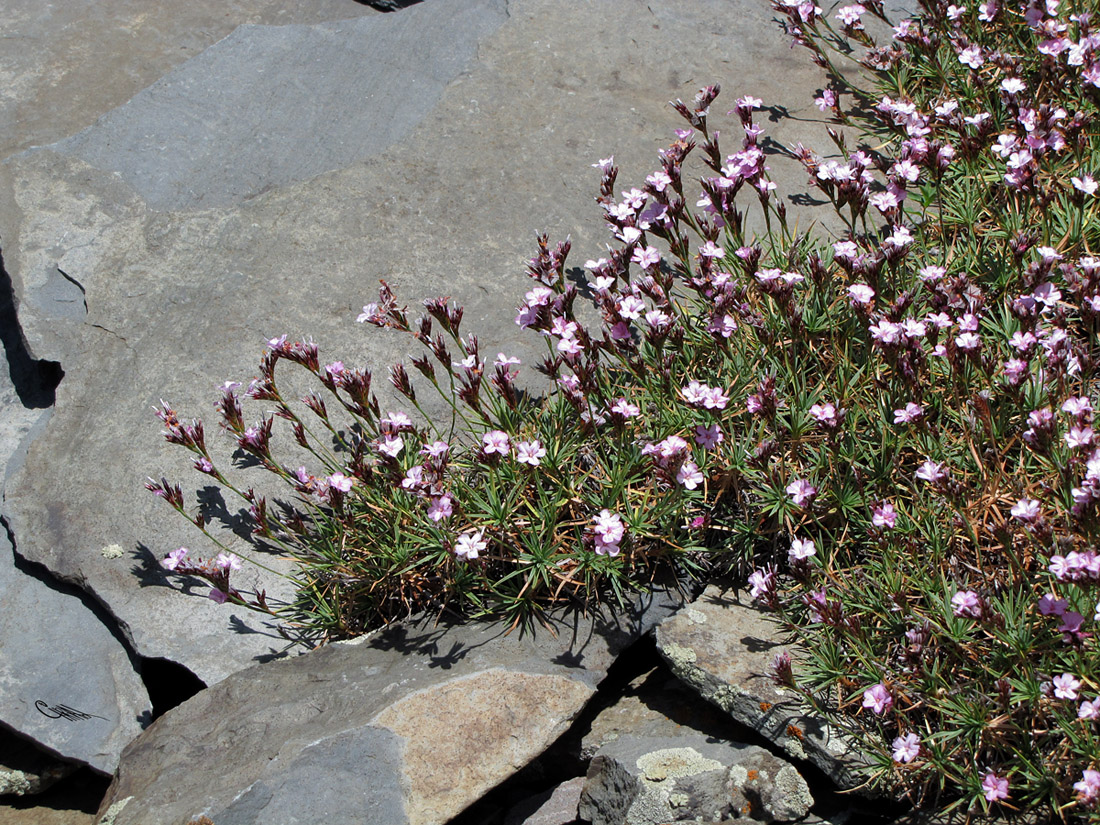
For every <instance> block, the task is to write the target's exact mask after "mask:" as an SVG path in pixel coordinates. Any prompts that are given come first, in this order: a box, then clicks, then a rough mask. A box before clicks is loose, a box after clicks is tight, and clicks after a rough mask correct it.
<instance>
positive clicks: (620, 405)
mask: <svg viewBox="0 0 1100 825" xmlns="http://www.w3.org/2000/svg"><path fill="white" fill-rule="evenodd" d="M611 412H613V413H615V415H619V416H622V417H623V418H635V417H637V416H639V415H641V414H642V409H641V407H639V406H638V405H637V404H631V403H630V402H629V401H627V400H626V399H625V398H620V399H619V400H618V401H616V402H615V403H614V404H613V405H612V406H611Z"/></svg>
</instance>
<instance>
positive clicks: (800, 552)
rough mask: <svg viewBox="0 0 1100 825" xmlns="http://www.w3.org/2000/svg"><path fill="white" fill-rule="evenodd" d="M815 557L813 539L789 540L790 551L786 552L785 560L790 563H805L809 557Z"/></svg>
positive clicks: (815, 550)
mask: <svg viewBox="0 0 1100 825" xmlns="http://www.w3.org/2000/svg"><path fill="white" fill-rule="evenodd" d="M816 555H817V548H816V547H814V542H813V539H796V538H792V539H791V546H790V549H789V550H787V558H788V559H789V560H790V561H792V562H796V561H805V560H806V559H808V558H810V556H816Z"/></svg>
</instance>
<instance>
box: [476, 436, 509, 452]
mask: <svg viewBox="0 0 1100 825" xmlns="http://www.w3.org/2000/svg"><path fill="white" fill-rule="evenodd" d="M481 449H482V452H484V453H485V455H492V454H494V453H497V454H499V455H508V452H509V451H510V450H511V449H512V445H511V443H510V442H509V441H508V433H506V432H504V431H503V430H490V431H489V432H487V433H485V435H483V436H482V437H481Z"/></svg>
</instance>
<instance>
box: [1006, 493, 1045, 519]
mask: <svg viewBox="0 0 1100 825" xmlns="http://www.w3.org/2000/svg"><path fill="white" fill-rule="evenodd" d="M1009 512H1010V513H1012V517H1013V518H1014V519H1018V520H1019V521H1034V520H1035V519H1036V518H1038V517H1039V502H1037V501H1036V500H1035V499H1033V498H1022V499H1020V500H1019V501H1017V502H1016V503H1015V504H1013V505H1012V509H1011V510H1010V511H1009Z"/></svg>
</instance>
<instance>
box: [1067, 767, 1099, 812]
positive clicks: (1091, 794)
mask: <svg viewBox="0 0 1100 825" xmlns="http://www.w3.org/2000/svg"><path fill="white" fill-rule="evenodd" d="M1073 790H1075V791H1077V799H1078V800H1079V801H1080V802H1081V804H1082V805H1088V806H1089V807H1092V806H1093V805H1095V804H1096V801H1097V800H1098V799H1100V771H1094V770H1092V769H1091V768H1085V769H1084V770H1083V771H1082V772H1081V781H1080V782H1074V783H1073Z"/></svg>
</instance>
